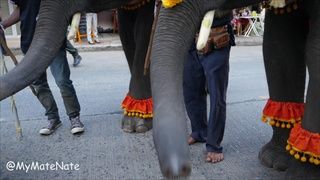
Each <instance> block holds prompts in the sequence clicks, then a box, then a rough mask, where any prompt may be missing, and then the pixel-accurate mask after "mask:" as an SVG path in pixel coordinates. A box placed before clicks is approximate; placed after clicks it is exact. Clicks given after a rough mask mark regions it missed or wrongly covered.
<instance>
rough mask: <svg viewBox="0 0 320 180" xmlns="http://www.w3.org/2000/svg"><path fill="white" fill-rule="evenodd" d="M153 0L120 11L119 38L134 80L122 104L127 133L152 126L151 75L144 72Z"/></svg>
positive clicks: (139, 131) (124, 127)
mask: <svg viewBox="0 0 320 180" xmlns="http://www.w3.org/2000/svg"><path fill="white" fill-rule="evenodd" d="M153 10H154V1H152V2H149V3H148V4H146V5H144V6H143V7H140V8H138V9H135V10H120V11H119V24H120V37H121V41H122V43H123V48H124V51H125V54H126V57H127V59H128V65H129V68H130V73H131V79H130V85H129V92H128V94H127V96H126V98H125V99H124V101H123V103H122V107H123V109H124V116H123V119H122V128H123V130H124V131H125V132H138V133H141V132H146V131H148V130H150V129H151V128H152V106H153V105H152V99H151V86H150V77H149V75H144V74H143V70H144V62H145V56H146V52H147V49H148V45H149V37H150V32H151V28H152V23H153Z"/></svg>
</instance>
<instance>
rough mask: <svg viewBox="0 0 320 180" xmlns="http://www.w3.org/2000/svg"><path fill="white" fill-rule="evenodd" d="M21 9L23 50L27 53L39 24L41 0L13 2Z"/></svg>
mask: <svg viewBox="0 0 320 180" xmlns="http://www.w3.org/2000/svg"><path fill="white" fill-rule="evenodd" d="M11 2H12V3H14V4H16V5H17V6H18V7H19V8H20V22H21V23H20V30H21V45H20V46H21V50H22V52H23V53H24V54H26V53H27V51H28V49H29V47H30V44H31V42H32V38H33V34H34V31H35V28H36V24H37V17H38V13H39V8H40V2H41V0H11Z"/></svg>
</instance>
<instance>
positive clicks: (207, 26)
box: [197, 11, 215, 50]
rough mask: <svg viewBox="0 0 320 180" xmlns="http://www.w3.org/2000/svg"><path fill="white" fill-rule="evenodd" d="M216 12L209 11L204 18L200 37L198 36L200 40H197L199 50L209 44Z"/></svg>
mask: <svg viewBox="0 0 320 180" xmlns="http://www.w3.org/2000/svg"><path fill="white" fill-rule="evenodd" d="M214 12H215V11H208V12H207V13H206V15H205V16H204V18H203V20H202V23H201V28H200V32H199V37H198V42H197V49H198V50H201V49H203V48H204V47H205V46H206V44H207V41H208V39H209V35H210V31H211V25H212V21H213V18H214Z"/></svg>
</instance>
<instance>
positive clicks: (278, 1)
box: [270, 0, 286, 8]
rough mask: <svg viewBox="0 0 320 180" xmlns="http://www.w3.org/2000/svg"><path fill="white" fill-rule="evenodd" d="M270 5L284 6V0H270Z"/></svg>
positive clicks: (275, 6)
mask: <svg viewBox="0 0 320 180" xmlns="http://www.w3.org/2000/svg"><path fill="white" fill-rule="evenodd" d="M270 6H272V7H274V8H283V7H285V6H286V0H272V1H271V2H270Z"/></svg>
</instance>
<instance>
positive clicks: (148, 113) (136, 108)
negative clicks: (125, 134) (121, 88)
mask: <svg viewBox="0 0 320 180" xmlns="http://www.w3.org/2000/svg"><path fill="white" fill-rule="evenodd" d="M121 106H122V109H123V110H124V114H125V115H126V116H130V117H138V118H143V119H148V118H152V117H153V114H152V113H153V103H152V98H149V99H141V100H140V99H134V98H133V97H131V96H129V95H127V96H126V97H125V99H124V100H123V101H122V105H121Z"/></svg>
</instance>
